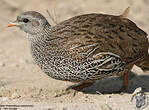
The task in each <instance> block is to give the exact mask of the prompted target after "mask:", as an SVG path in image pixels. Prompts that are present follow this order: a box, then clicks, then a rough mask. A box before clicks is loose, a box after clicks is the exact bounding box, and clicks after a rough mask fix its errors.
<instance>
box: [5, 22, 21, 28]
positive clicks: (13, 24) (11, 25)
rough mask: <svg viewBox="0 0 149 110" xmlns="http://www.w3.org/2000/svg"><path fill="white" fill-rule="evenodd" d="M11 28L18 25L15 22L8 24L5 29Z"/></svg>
mask: <svg viewBox="0 0 149 110" xmlns="http://www.w3.org/2000/svg"><path fill="white" fill-rule="evenodd" d="M13 26H20V24H19V23H18V22H16V21H14V22H10V23H9V24H7V27H13Z"/></svg>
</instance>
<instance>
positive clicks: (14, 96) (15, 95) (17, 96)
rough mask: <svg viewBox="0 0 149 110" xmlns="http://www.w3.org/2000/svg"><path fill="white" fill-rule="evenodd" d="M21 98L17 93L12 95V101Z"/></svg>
mask: <svg viewBox="0 0 149 110" xmlns="http://www.w3.org/2000/svg"><path fill="white" fill-rule="evenodd" d="M19 97H20V95H19V94H18V93H16V92H15V93H13V94H12V95H11V98H12V99H16V98H19Z"/></svg>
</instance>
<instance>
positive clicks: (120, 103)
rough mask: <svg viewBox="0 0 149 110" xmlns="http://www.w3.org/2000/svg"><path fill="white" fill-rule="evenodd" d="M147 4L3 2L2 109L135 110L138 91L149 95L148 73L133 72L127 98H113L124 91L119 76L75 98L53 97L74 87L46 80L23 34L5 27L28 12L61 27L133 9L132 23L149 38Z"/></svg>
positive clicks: (117, 0) (125, 0)
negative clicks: (88, 16) (83, 16)
mask: <svg viewBox="0 0 149 110" xmlns="http://www.w3.org/2000/svg"><path fill="white" fill-rule="evenodd" d="M148 5H149V1H148V0H137V1H136V0H29V1H26V0H11V1H10V0H0V13H1V16H0V24H1V26H0V32H1V35H0V110H3V109H4V108H9V109H11V108H12V109H13V110H126V109H127V110H134V109H135V105H134V104H131V103H130V99H131V97H132V93H133V91H134V90H135V89H136V88H138V87H142V88H143V89H144V91H145V92H146V94H147V95H148V96H149V84H148V82H149V76H148V73H143V72H142V71H141V70H140V68H138V67H134V68H133V70H132V71H133V72H134V73H131V74H130V75H131V76H130V84H129V90H128V91H129V93H125V94H123V95H121V94H119V93H115V91H118V90H119V89H120V88H121V86H122V78H120V77H119V78H109V79H104V80H100V81H97V83H96V84H94V85H93V86H91V87H89V88H86V89H84V90H83V92H79V93H78V94H77V95H76V96H75V97H73V96H72V94H69V95H64V96H61V97H55V95H56V94H59V93H61V92H62V91H63V90H65V88H67V87H68V86H70V85H72V84H73V83H70V82H63V81H58V80H54V79H52V78H50V77H48V76H47V75H45V74H44V73H43V72H42V71H41V70H40V69H39V68H38V67H37V66H36V65H35V64H34V63H33V62H32V58H31V55H30V50H29V45H28V41H27V40H26V38H25V33H24V32H22V31H20V30H19V29H17V28H6V24H7V23H8V22H9V21H11V20H15V19H16V16H17V15H18V14H19V13H21V12H23V11H28V10H35V11H39V12H41V13H42V14H43V15H44V16H45V17H46V18H47V19H48V20H49V22H50V23H51V24H52V25H54V23H53V22H52V20H51V19H50V17H49V16H48V14H47V12H46V10H47V9H48V10H49V11H50V12H51V14H52V15H53V16H56V18H55V19H57V21H58V22H60V21H63V20H65V19H68V18H70V17H73V16H75V15H80V14H85V13H92V12H97V13H107V14H115V15H119V14H121V13H122V12H123V11H124V10H125V9H126V8H127V7H128V6H130V7H131V10H130V14H129V18H130V19H131V20H133V21H134V22H135V23H137V25H138V26H140V27H141V28H142V29H143V30H145V31H146V32H147V33H149V16H148V13H149V7H148ZM98 92H101V93H102V94H99V93H98ZM113 93H114V94H113ZM15 108H16V109H15ZM9 109H8V110H9ZM12 109H11V110H12ZM145 109H146V110H149V106H148V107H146V108H145Z"/></svg>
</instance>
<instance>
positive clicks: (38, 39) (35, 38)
mask: <svg viewBox="0 0 149 110" xmlns="http://www.w3.org/2000/svg"><path fill="white" fill-rule="evenodd" d="M50 30H51V25H50V24H49V23H47V24H46V25H45V27H44V28H43V30H42V31H40V32H39V33H36V34H30V33H27V36H26V37H27V39H28V40H29V41H30V43H42V42H44V41H45V40H46V39H47V38H51V37H52V36H51V35H50V34H51V33H50Z"/></svg>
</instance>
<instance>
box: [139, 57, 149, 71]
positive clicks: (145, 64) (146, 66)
mask: <svg viewBox="0 0 149 110" xmlns="http://www.w3.org/2000/svg"><path fill="white" fill-rule="evenodd" d="M136 65H137V66H139V67H140V68H141V69H142V70H143V71H144V72H146V71H149V55H148V56H147V57H146V58H144V59H143V60H141V61H139V62H137V63H136Z"/></svg>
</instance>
